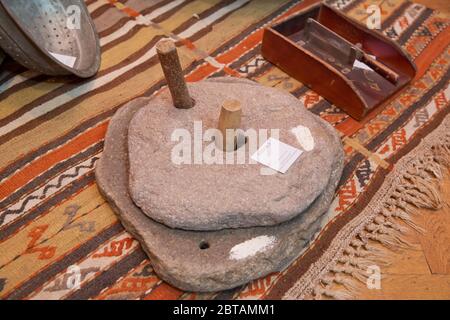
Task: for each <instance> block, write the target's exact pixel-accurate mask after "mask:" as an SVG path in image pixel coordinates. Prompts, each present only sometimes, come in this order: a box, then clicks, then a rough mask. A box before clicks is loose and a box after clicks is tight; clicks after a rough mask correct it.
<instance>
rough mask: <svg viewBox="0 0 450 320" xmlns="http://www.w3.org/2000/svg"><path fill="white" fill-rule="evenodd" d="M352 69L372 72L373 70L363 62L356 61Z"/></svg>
mask: <svg viewBox="0 0 450 320" xmlns="http://www.w3.org/2000/svg"><path fill="white" fill-rule="evenodd" d="M353 68H360V69H365V70H369V71H373V69H372V68H371V67H369V66H368V65H367V64H365V63H364V62H361V61H359V60H356V59H355V62H354V63H353Z"/></svg>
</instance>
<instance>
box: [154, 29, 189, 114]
mask: <svg viewBox="0 0 450 320" xmlns="http://www.w3.org/2000/svg"><path fill="white" fill-rule="evenodd" d="M156 52H157V53H158V57H159V61H160V63H161V67H162V69H163V72H164V76H165V77H166V81H167V85H168V86H169V90H170V94H171V95H172V100H173V105H174V106H175V107H177V108H180V109H189V108H192V107H193V106H194V100H193V99H192V98H191V96H190V95H189V91H188V88H187V85H186V82H185V81H184V77H183V70H182V69H181V63H180V59H179V57H178V52H177V48H176V46H175V43H174V42H173V40H171V39H169V38H165V39H162V40H160V41H159V42H158V43H157V44H156Z"/></svg>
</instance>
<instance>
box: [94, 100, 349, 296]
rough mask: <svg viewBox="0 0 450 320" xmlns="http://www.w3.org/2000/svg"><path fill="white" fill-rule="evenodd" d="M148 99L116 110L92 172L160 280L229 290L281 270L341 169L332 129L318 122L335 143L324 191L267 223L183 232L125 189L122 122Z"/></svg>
mask: <svg viewBox="0 0 450 320" xmlns="http://www.w3.org/2000/svg"><path fill="white" fill-rule="evenodd" d="M150 101H151V100H149V99H144V98H141V99H137V100H134V101H132V102H130V103H129V104H128V105H126V106H124V107H123V108H121V109H120V110H119V111H118V112H117V113H116V115H115V116H114V117H113V119H112V120H111V122H110V125H109V128H108V133H107V135H106V140H105V149H104V152H103V154H102V157H101V159H100V160H99V161H98V163H97V165H96V172H95V173H96V179H97V183H98V186H99V189H100V191H101V192H102V194H103V195H104V196H105V197H106V199H107V200H108V202H109V203H110V204H111V206H112V208H113V209H114V211H115V212H116V213H117V215H118V217H119V219H120V220H121V222H122V223H123V225H124V226H125V228H126V229H127V231H129V232H130V233H131V234H132V235H133V236H134V237H135V238H136V239H138V240H139V242H140V243H141V245H142V247H143V249H144V250H145V251H146V253H147V254H148V256H149V257H150V260H151V262H152V266H153V268H154V270H155V272H156V273H157V274H158V275H159V276H160V277H161V278H162V279H163V280H165V281H167V282H169V283H170V284H172V285H174V286H176V287H178V288H180V289H183V290H186V291H194V292H197V291H198V292H207V291H210V292H211V291H220V290H226V289H231V288H234V287H237V286H239V285H242V284H245V283H247V282H249V281H251V280H254V279H257V278H259V277H263V276H265V275H267V274H270V273H272V272H276V271H281V270H282V269H284V268H285V267H286V266H287V265H288V264H289V263H290V262H292V260H293V259H295V258H296V257H298V256H299V255H300V254H301V252H303V251H304V250H305V249H306V248H307V247H308V245H309V243H310V241H311V239H312V238H313V237H314V235H315V234H317V232H318V231H319V230H320V229H321V227H322V225H321V223H322V221H324V220H326V219H325V218H326V215H327V212H328V207H329V205H330V203H331V201H332V199H333V196H334V190H335V188H336V185H337V183H338V181H339V179H340V176H341V173H342V168H343V163H344V161H343V160H344V158H343V151H342V149H341V148H340V147H337V146H340V139H339V137H338V136H337V135H336V134H335V133H334V129H333V128H331V127H330V126H329V125H327V124H323V127H324V129H325V130H326V131H327V132H329V134H330V136H331V140H332V141H331V143H332V144H333V145H336V148H334V150H335V151H336V153H335V154H333V155H332V158H333V159H334V161H333V163H332V164H331V167H330V169H331V170H330V173H331V176H330V178H329V180H328V182H327V185H326V187H325V189H324V191H323V192H322V193H321V194H320V195H319V197H318V198H317V199H316V200H315V201H314V202H313V203H312V204H311V205H310V206H309V207H308V209H307V210H305V211H304V212H302V214H300V215H297V216H296V217H295V218H293V219H291V220H290V221H288V222H285V223H282V224H279V225H276V226H272V227H255V228H245V229H227V230H221V231H203V232H194V231H184V230H179V229H172V228H169V227H167V226H165V225H163V224H160V223H158V222H156V221H154V220H153V219H150V218H149V217H147V216H146V215H145V214H144V213H143V212H142V211H141V210H140V209H139V208H138V207H137V206H136V205H135V204H134V203H133V201H132V199H131V197H130V195H129V192H128V153H127V131H128V125H129V122H130V120H131V118H132V117H133V115H134V114H135V113H136V111H137V110H139V109H140V108H142V107H144V106H145V105H147V104H148V103H149V102H150Z"/></svg>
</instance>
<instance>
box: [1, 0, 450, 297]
mask: <svg viewBox="0 0 450 320" xmlns="http://www.w3.org/2000/svg"><path fill="white" fill-rule="evenodd" d="M315 2H316V1H312V0H304V1H298V0H295V1H292V0H279V1H269V0H222V1H220V0H209V1H200V0H174V1H167V0H120V1H119V0H87V1H86V3H87V5H88V8H89V11H90V12H91V15H92V17H93V18H94V21H95V24H96V27H97V30H98V32H99V34H100V37H101V46H102V65H101V69H100V72H99V73H98V75H97V76H96V77H95V78H92V79H87V80H86V79H84V80H81V79H75V78H73V77H59V78H53V77H48V76H44V75H40V74H37V73H35V72H33V71H29V70H25V69H24V68H22V67H20V66H19V65H17V64H15V63H14V62H13V61H12V60H10V59H7V60H6V61H5V62H4V64H3V65H2V66H1V70H0V298H2V299H118V298H119V299H231V298H235V299H262V298H275V299H281V298H284V299H296V298H309V297H316V298H326V297H329V298H346V297H351V286H350V284H349V283H350V280H353V279H359V280H360V281H366V280H367V279H366V277H367V276H366V275H365V274H366V268H367V266H368V265H370V263H371V261H372V260H373V261H376V260H377V252H376V250H375V249H373V248H372V247H371V243H372V242H378V243H381V244H383V245H385V246H387V247H396V246H404V245H407V244H406V243H405V242H404V241H403V240H402V236H401V234H402V230H403V229H404V228H406V227H408V228H416V229H417V226H415V225H414V223H412V222H411V219H410V214H411V213H412V212H413V210H414V207H429V208H438V207H439V206H440V205H442V199H441V198H440V195H439V188H438V180H439V178H440V175H441V167H442V166H445V165H448V162H449V157H450V118H449V117H448V116H447V115H448V113H449V112H450V108H449V105H450V104H449V100H450V88H449V79H450V71H449V69H448V68H449V65H450V24H449V22H450V21H449V19H448V17H447V16H445V15H444V14H442V13H439V12H436V11H434V10H431V9H429V8H426V7H424V6H423V5H420V4H414V3H411V2H408V1H401V0H389V1H386V0H376V1H375V0H331V1H328V2H329V3H331V4H333V5H334V6H335V7H337V8H338V9H340V10H342V11H343V12H345V13H346V14H348V15H349V16H351V17H352V18H354V19H356V20H358V21H360V22H364V21H365V20H366V18H367V12H366V9H367V7H368V6H369V5H370V4H372V3H377V4H379V5H380V6H381V9H382V10H381V15H382V23H381V28H382V30H381V32H382V33H383V34H384V35H385V36H387V37H389V38H391V39H394V40H396V41H397V42H398V43H399V44H401V45H402V46H403V48H405V50H406V51H407V52H408V53H409V54H410V55H411V56H412V57H413V58H414V60H415V63H416V65H417V67H418V75H417V77H416V79H414V80H413V82H412V84H411V85H410V86H408V87H407V88H406V89H405V90H404V91H403V92H402V93H401V94H400V95H399V96H398V98H397V99H396V100H395V101H393V102H391V103H390V104H389V105H388V106H386V107H385V108H384V109H383V110H382V111H381V112H380V113H379V114H377V115H375V116H374V117H373V118H372V119H370V120H368V121H366V122H365V123H360V122H357V121H355V120H353V119H351V118H349V116H347V115H346V114H345V113H343V112H342V111H341V110H339V109H338V108H336V107H335V106H333V105H331V104H330V103H329V102H328V101H326V100H324V99H323V98H322V97H320V96H319V95H318V94H316V93H315V92H313V91H311V90H309V89H308V88H307V87H305V86H303V85H302V84H301V83H299V82H297V81H295V80H294V79H292V78H290V77H289V76H287V75H286V74H285V73H283V72H282V71H280V70H279V69H278V68H276V67H274V66H273V65H271V64H270V63H268V62H267V61H265V60H264V59H263V58H262V56H261V53H260V49H261V40H262V32H263V28H264V26H266V25H267V24H268V23H271V22H273V21H277V20H279V19H282V18H284V17H287V16H289V15H292V14H295V13H296V12H298V11H300V10H302V9H304V8H305V7H307V6H309V5H311V4H313V3H315ZM166 36H169V37H172V38H174V39H176V40H177V41H179V42H180V43H181V46H180V47H179V53H180V58H181V62H182V65H183V68H184V70H185V74H186V78H187V80H188V81H198V80H201V79H204V78H208V77H215V76H223V75H232V76H237V77H245V78H249V79H252V80H254V81H257V82H259V83H261V84H264V85H266V86H272V87H277V88H281V89H284V90H286V91H289V92H290V93H291V94H293V95H294V96H296V97H298V99H300V100H301V101H302V102H303V103H304V104H305V106H306V107H307V108H308V109H309V110H310V111H311V112H313V113H315V114H317V115H320V116H321V117H322V118H323V119H325V120H326V121H328V122H329V123H331V124H332V125H333V126H334V127H335V128H336V129H337V130H339V131H340V132H341V133H342V139H343V143H344V145H345V151H346V166H345V170H344V174H343V177H342V179H341V182H340V184H339V188H338V190H337V193H336V198H335V200H334V202H333V204H332V207H331V209H330V215H331V217H332V218H330V220H329V221H327V223H326V225H324V229H323V231H322V232H321V233H320V234H319V235H318V237H317V239H316V240H315V241H314V242H313V244H312V246H311V248H310V249H309V250H307V251H306V252H304V253H303V254H302V255H301V256H300V257H299V258H298V259H297V260H296V261H295V262H294V263H293V264H292V265H291V266H289V267H288V268H287V269H286V270H284V271H283V272H280V273H275V274H271V275H269V276H267V277H265V278H263V279H260V280H257V281H253V282H252V283H250V284H248V285H245V286H243V287H240V288H236V289H234V290H230V291H226V292H218V293H211V294H197V293H190V292H181V291H179V290H178V289H176V288H174V287H171V286H170V285H168V284H167V283H164V282H163V281H161V280H160V279H159V278H158V277H157V276H156V275H155V273H154V272H153V269H152V263H151V261H150V260H148V258H147V257H146V255H145V254H144V252H143V251H142V249H141V248H140V246H139V244H138V242H137V241H136V240H134V239H133V238H132V237H131V236H130V235H129V234H128V233H127V232H126V231H125V230H124V229H123V227H122V226H121V224H120V222H119V221H118V220H117V218H116V216H115V214H114V213H113V211H112V210H111V208H110V207H109V206H108V204H107V203H106V202H105V200H104V199H103V197H102V196H101V195H100V194H99V192H98V189H97V187H96V183H95V178H94V171H93V169H94V167H95V163H96V161H97V160H98V159H99V157H100V156H101V153H102V148H103V139H104V136H105V132H106V129H107V127H108V121H109V119H110V118H111V116H112V115H113V114H114V112H115V111H116V110H117V109H118V108H120V107H121V106H122V105H124V104H125V103H126V102H128V101H130V100H131V99H133V98H136V97H139V96H150V95H152V94H155V93H157V92H158V90H159V89H160V88H161V87H162V86H164V82H163V75H162V71H161V69H160V67H159V65H158V61H157V57H156V56H155V50H154V46H155V43H156V42H157V41H158V40H159V39H161V38H162V37H166ZM77 276H79V277H78V278H77V279H78V280H80V285H79V286H76V285H74V283H75V282H76V281H74V277H77ZM333 283H341V284H344V286H345V285H346V284H348V285H347V288H348V289H349V290H348V291H342V292H336V291H334V290H332V289H331V288H332V285H333Z"/></svg>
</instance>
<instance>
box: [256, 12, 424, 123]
mask: <svg viewBox="0 0 450 320" xmlns="http://www.w3.org/2000/svg"><path fill="white" fill-rule="evenodd" d="M312 28H314V33H312V31H311V29H312ZM311 34H313V35H314V37H312V36H311ZM312 38H314V39H315V40H314V41H312V40H311V39H312ZM355 53H356V58H355ZM262 55H263V56H264V58H265V59H267V60H268V61H270V62H272V63H273V64H275V65H276V66H278V67H279V68H280V69H282V70H283V71H284V72H286V73H287V74H289V75H290V76H292V77H293V78H295V79H297V80H299V81H301V82H303V83H304V84H305V85H307V86H308V87H310V88H311V89H312V90H314V91H316V92H317V93H319V94H320V95H322V96H323V97H325V98H326V99H327V100H329V101H330V102H331V103H333V104H334V105H336V106H337V107H339V108H341V109H343V110H345V111H346V112H347V113H348V114H349V115H351V116H352V117H354V118H355V119H357V120H361V119H363V118H364V117H365V116H366V115H367V114H368V112H370V111H371V110H373V109H374V108H376V107H379V106H381V105H383V104H384V103H386V102H387V101H389V100H390V98H392V97H393V96H394V95H396V93H398V92H399V91H400V90H401V89H402V88H403V87H405V86H406V85H407V84H408V83H409V82H410V81H411V80H412V79H413V78H414V76H415V74H416V67H415V65H414V63H413V61H412V60H411V59H410V57H409V56H408V55H407V53H406V52H405V51H403V49H402V48H401V47H400V46H399V45H397V44H396V43H395V42H393V41H392V40H390V39H388V38H386V37H384V36H383V35H381V34H380V33H378V32H376V31H374V30H369V29H366V28H364V27H363V26H362V25H360V24H358V23H357V22H356V21H353V20H351V19H350V18H348V17H346V16H345V15H343V14H342V13H341V12H339V11H337V10H336V9H334V8H332V7H330V6H328V5H327V4H322V3H318V4H316V5H313V6H311V7H309V8H307V9H305V10H303V11H301V12H299V13H298V14H296V15H294V16H292V17H289V18H287V19H285V20H283V21H281V22H278V23H276V24H273V25H271V26H269V27H268V28H266V29H265V30H264V37H263V43H262ZM355 60H357V62H356V65H355ZM360 60H361V61H360ZM368 60H370V61H368ZM361 62H362V63H363V65H365V66H366V67H369V68H364V66H363V67H361ZM370 63H372V64H370ZM394 76H395V79H393V78H394Z"/></svg>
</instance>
